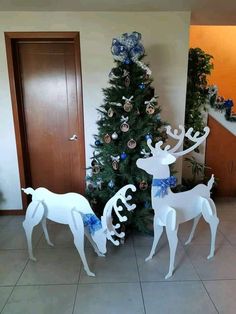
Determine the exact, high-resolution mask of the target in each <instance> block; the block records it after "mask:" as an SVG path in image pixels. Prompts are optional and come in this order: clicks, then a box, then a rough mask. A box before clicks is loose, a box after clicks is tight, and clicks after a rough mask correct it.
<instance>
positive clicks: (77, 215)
mask: <svg viewBox="0 0 236 314" xmlns="http://www.w3.org/2000/svg"><path fill="white" fill-rule="evenodd" d="M129 189H131V190H132V191H133V192H135V191H136V187H135V186H134V185H132V184H128V185H126V186H124V187H123V188H121V189H120V190H119V191H118V192H117V193H116V194H115V195H114V196H113V197H112V198H111V199H110V200H109V201H108V202H107V203H106V205H105V208H104V210H103V216H102V217H101V221H100V220H99V219H98V218H97V216H96V215H95V214H94V212H93V210H92V208H91V206H90V204H89V202H88V201H87V199H86V198H85V197H83V196H82V195H80V194H77V193H67V194H55V193H52V192H50V191H49V190H47V189H45V188H38V189H36V190H33V189H32V188H27V189H22V190H23V191H24V192H25V193H26V194H31V195H32V202H31V203H30V204H29V206H28V208H27V211H26V217H25V220H24V222H23V227H24V229H25V233H26V238H27V244H28V251H29V257H30V259H31V260H33V261H36V258H35V257H34V255H33V251H32V231H33V228H34V227H35V226H36V225H37V224H39V223H40V222H41V223H42V227H43V231H44V235H45V238H46V241H47V243H48V244H49V245H51V246H53V244H52V242H51V241H50V239H49V235H48V231H47V226H46V218H48V219H50V220H52V221H55V222H58V223H61V224H68V225H69V227H70V229H71V231H72V233H73V236H74V244H75V246H76V248H77V250H78V252H79V254H80V257H81V260H82V263H83V265H84V270H85V271H86V273H87V275H89V276H95V274H94V273H92V272H91V271H90V269H89V266H88V263H87V260H86V257H85V253H84V234H85V235H86V237H87V238H88V240H89V242H90V243H91V245H92V246H93V248H94V250H95V252H96V253H97V254H98V256H104V254H105V253H106V242H107V239H108V240H110V241H111V242H112V243H113V244H114V245H116V246H118V245H119V244H120V242H119V240H115V239H114V238H113V236H116V237H118V238H123V237H124V236H125V233H124V232H121V233H118V232H117V229H118V228H120V224H116V225H113V224H112V211H113V209H114V212H115V213H116V215H117V217H118V219H119V221H120V222H124V221H127V217H126V216H121V215H120V213H119V212H120V211H122V210H123V209H124V208H125V207H126V208H127V210H128V211H131V210H133V209H134V208H135V207H136V205H135V204H132V205H131V204H129V203H128V201H130V200H131V199H132V196H131V195H126V192H127V191H128V190H129ZM122 204H123V206H122Z"/></svg>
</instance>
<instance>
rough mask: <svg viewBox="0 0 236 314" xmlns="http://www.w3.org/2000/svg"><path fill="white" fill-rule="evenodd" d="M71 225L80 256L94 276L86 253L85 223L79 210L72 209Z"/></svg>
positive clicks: (88, 272) (85, 267) (88, 273)
mask: <svg viewBox="0 0 236 314" xmlns="http://www.w3.org/2000/svg"><path fill="white" fill-rule="evenodd" d="M69 227H70V230H71V232H72V234H73V236H74V244H75V247H76V249H77V250H78V252H79V255H80V258H81V260H82V263H83V266H84V270H85V272H86V273H87V275H88V276H92V277H94V276H95V274H94V273H92V272H91V271H90V269H89V266H88V263H87V260H86V257H85V253H84V223H83V219H82V217H81V215H80V213H79V212H77V211H75V210H74V209H72V210H71V217H70V218H69Z"/></svg>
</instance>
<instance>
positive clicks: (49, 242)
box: [41, 217, 54, 246]
mask: <svg viewBox="0 0 236 314" xmlns="http://www.w3.org/2000/svg"><path fill="white" fill-rule="evenodd" d="M41 224H42V228H43V233H44V236H45V239H46V241H47V243H48V245H50V246H54V244H53V243H52V242H51V241H50V239H49V235H48V229H47V220H46V218H45V217H44V218H43V219H42V221H41Z"/></svg>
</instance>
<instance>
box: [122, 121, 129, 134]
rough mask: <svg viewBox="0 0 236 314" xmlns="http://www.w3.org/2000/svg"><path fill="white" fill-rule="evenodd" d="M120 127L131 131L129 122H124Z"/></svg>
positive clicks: (124, 130) (125, 130) (123, 130)
mask: <svg viewBox="0 0 236 314" xmlns="http://www.w3.org/2000/svg"><path fill="white" fill-rule="evenodd" d="M120 129H121V131H122V132H124V133H125V132H128V131H129V124H128V123H127V122H123V123H122V124H121V126H120Z"/></svg>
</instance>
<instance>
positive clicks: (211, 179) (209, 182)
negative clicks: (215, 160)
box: [207, 174, 215, 190]
mask: <svg viewBox="0 0 236 314" xmlns="http://www.w3.org/2000/svg"><path fill="white" fill-rule="evenodd" d="M214 182H215V177H214V174H212V176H211V178H210V180H209V181H208V183H207V187H208V189H209V190H211V189H212V186H213V184H214Z"/></svg>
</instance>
